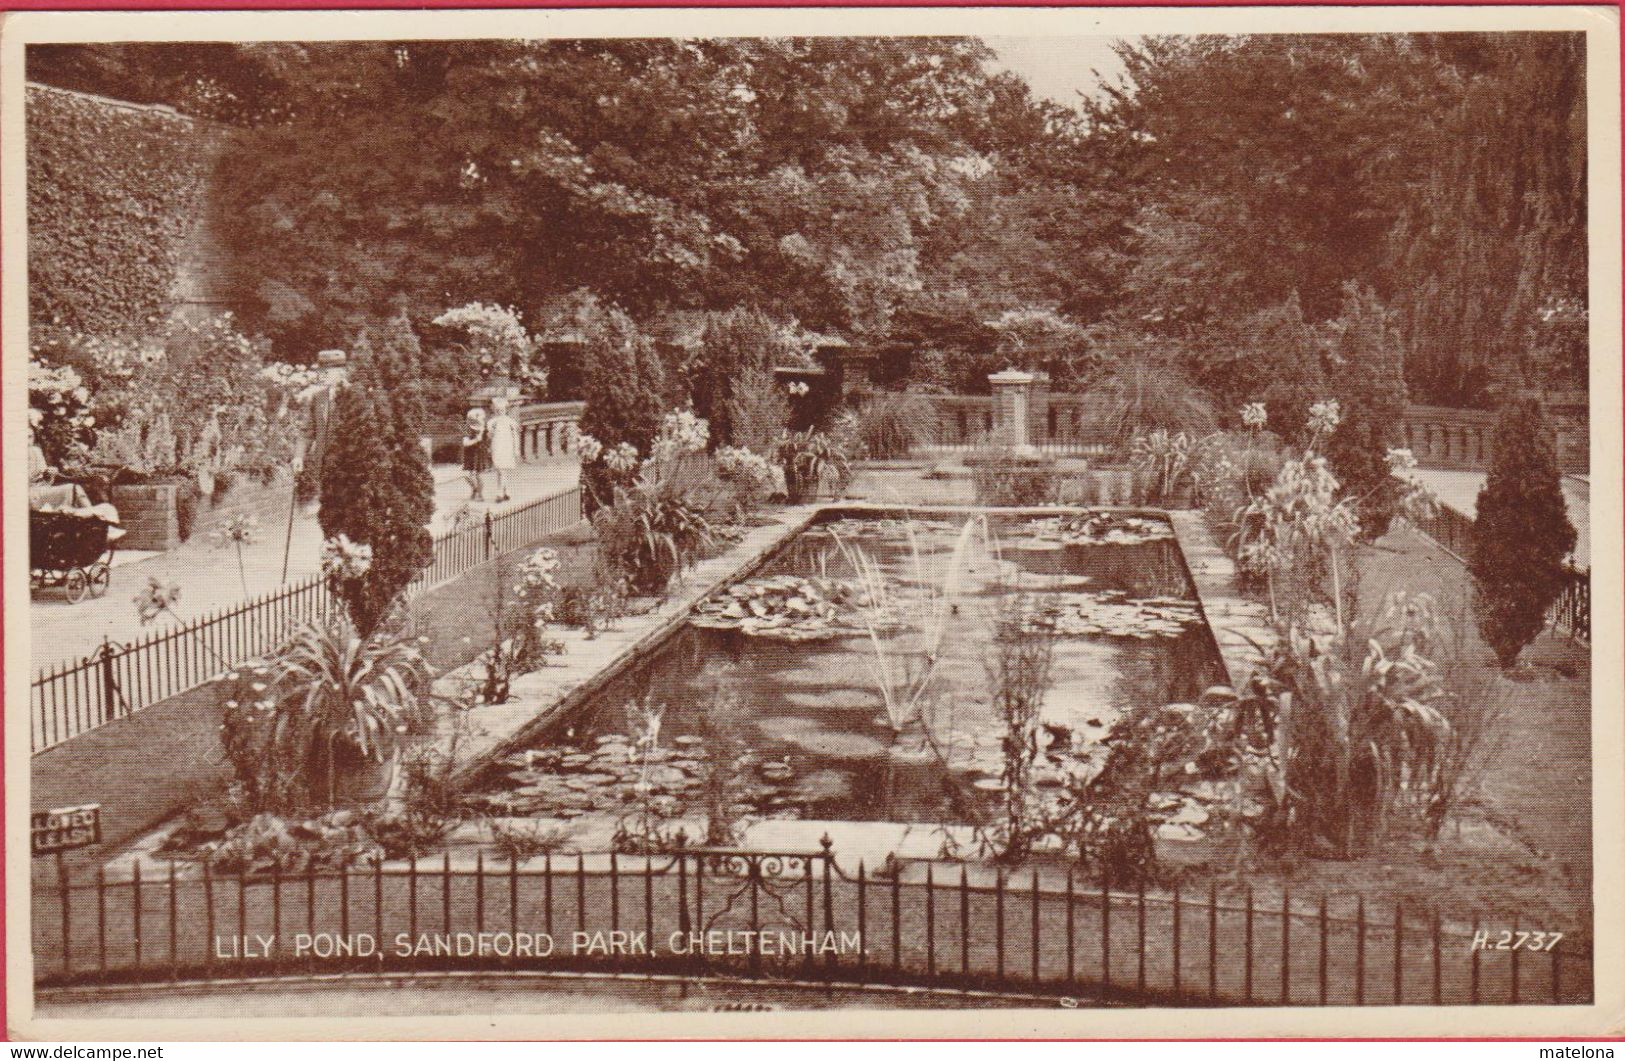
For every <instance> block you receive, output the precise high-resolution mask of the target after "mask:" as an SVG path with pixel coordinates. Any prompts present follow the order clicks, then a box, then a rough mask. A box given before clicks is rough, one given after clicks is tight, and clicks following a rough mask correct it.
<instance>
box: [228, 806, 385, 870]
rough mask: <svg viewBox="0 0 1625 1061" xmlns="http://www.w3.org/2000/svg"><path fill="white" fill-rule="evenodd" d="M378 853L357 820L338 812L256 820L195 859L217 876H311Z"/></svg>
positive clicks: (237, 828) (267, 816) (259, 816)
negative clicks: (307, 816) (313, 815)
mask: <svg viewBox="0 0 1625 1061" xmlns="http://www.w3.org/2000/svg"><path fill="white" fill-rule="evenodd" d="M377 852H378V848H377V845H376V844H375V843H374V842H373V837H372V834H371V833H370V832H369V831H368V829H367V828H366V826H365V823H364V822H363V821H362V819H361V818H360V817H359V816H358V815H356V814H354V813H353V812H351V811H347V810H339V811H334V812H332V813H330V814H324V815H322V816H320V817H318V818H310V819H305V820H298V819H294V820H288V819H285V818H282V817H279V816H277V815H275V814H257V815H255V816H254V817H253V818H251V819H249V820H248V821H246V822H243V823H242V824H240V825H238V826H235V827H234V828H232V829H230V830H228V831H227V833H226V835H225V836H224V837H222V838H221V839H220V840H218V841H215V842H212V843H207V844H205V845H203V847H202V848H201V849H200V851H199V853H200V854H201V855H202V856H203V858H204V859H205V860H207V862H208V863H209V866H210V867H211V868H213V869H214V871H215V872H217V873H229V874H239V873H240V874H245V875H248V874H260V873H315V872H320V871H323V870H340V869H344V868H345V867H348V866H351V865H354V864H355V863H357V862H360V861H362V860H363V859H366V858H371V857H375V856H376V854H377Z"/></svg>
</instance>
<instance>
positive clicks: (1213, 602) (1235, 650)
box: [1167, 510, 1275, 689]
mask: <svg viewBox="0 0 1625 1061" xmlns="http://www.w3.org/2000/svg"><path fill="white" fill-rule="evenodd" d="M1167 516H1168V520H1169V522H1170V523H1172V524H1173V526H1174V537H1175V539H1177V540H1178V542H1179V551H1180V552H1182V553H1183V554H1184V555H1185V566H1186V568H1187V569H1188V570H1189V571H1190V576H1191V582H1192V584H1193V585H1194V586H1195V587H1196V598H1197V603H1198V604H1199V605H1200V606H1201V609H1202V615H1203V617H1204V618H1205V619H1206V620H1207V624H1208V629H1210V630H1212V631H1213V639H1214V640H1215V641H1216V642H1218V645H1219V656H1220V657H1221V658H1222V659H1223V660H1224V669H1225V672H1226V673H1227V674H1229V675H1230V685H1231V686H1232V687H1233V688H1237V689H1239V688H1240V687H1241V686H1242V685H1243V684H1244V683H1245V682H1246V681H1247V678H1248V676H1249V675H1250V674H1252V672H1253V669H1254V667H1256V666H1257V664H1258V662H1259V659H1260V658H1261V657H1260V654H1259V651H1258V647H1257V646H1258V645H1262V646H1265V647H1268V646H1269V645H1271V644H1273V643H1274V641H1275V632H1274V628H1273V627H1271V626H1270V620H1269V609H1268V608H1267V607H1266V606H1265V605H1264V604H1262V603H1261V602H1259V601H1256V600H1253V599H1251V598H1249V597H1247V596H1245V595H1244V594H1243V593H1242V592H1241V587H1240V585H1239V584H1238V583H1237V581H1236V562H1235V561H1234V560H1232V559H1230V557H1229V555H1228V554H1226V553H1225V551H1224V550H1223V549H1221V548H1220V547H1219V543H1218V542H1217V541H1215V540H1214V538H1213V532H1212V530H1211V529H1210V528H1209V527H1208V525H1207V521H1206V520H1205V519H1204V518H1203V516H1202V513H1201V512H1200V511H1195V510H1176V511H1172V512H1169V513H1167ZM1254 642H1256V643H1257V644H1256V645H1255V644H1254Z"/></svg>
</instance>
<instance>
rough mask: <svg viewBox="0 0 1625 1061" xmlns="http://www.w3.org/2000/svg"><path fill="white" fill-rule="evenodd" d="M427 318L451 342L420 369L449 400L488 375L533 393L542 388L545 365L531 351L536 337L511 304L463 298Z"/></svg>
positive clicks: (455, 399) (458, 399)
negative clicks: (436, 314) (505, 380)
mask: <svg viewBox="0 0 1625 1061" xmlns="http://www.w3.org/2000/svg"><path fill="white" fill-rule="evenodd" d="M433 323H434V324H435V325H437V326H438V327H440V328H443V329H445V331H446V333H447V334H448V336H450V337H451V342H450V343H448V344H445V345H443V346H441V347H440V351H439V356H438V357H430V358H427V359H426V361H427V363H426V364H425V365H424V374H425V375H426V376H427V377H428V379H427V383H428V385H429V386H430V387H431V388H434V389H436V390H437V391H438V392H440V393H443V394H445V395H446V396H447V400H448V402H450V403H451V404H452V405H457V404H460V403H462V402H463V401H465V400H466V398H467V396H468V394H469V392H471V391H473V390H474V389H475V388H476V387H478V386H479V385H480V384H481V383H482V382H485V381H489V380H491V379H492V378H493V377H507V378H509V379H512V380H513V381H514V382H515V383H518V384H520V385H522V386H523V387H525V388H526V389H527V390H530V391H533V392H535V393H537V394H542V393H545V392H546V390H547V366H546V365H545V364H544V363H543V361H542V360H541V359H540V358H537V357H536V356H535V355H536V340H535V338H534V337H533V336H532V335H531V334H530V332H529V331H527V330H526V328H525V324H524V318H523V315H522V314H521V313H520V312H519V311H518V310H517V309H515V308H514V307H512V306H499V305H497V304H496V303H485V302H469V303H467V304H465V305H462V306H458V307H456V308H454V309H449V310H447V311H446V312H444V313H442V314H440V316H438V317H436V318H435V319H434V322H433Z"/></svg>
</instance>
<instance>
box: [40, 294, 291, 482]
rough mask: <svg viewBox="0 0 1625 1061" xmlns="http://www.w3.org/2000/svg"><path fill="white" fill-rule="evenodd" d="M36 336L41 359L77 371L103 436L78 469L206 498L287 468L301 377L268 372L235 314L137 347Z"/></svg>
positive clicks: (57, 334) (79, 336) (174, 329)
mask: <svg viewBox="0 0 1625 1061" xmlns="http://www.w3.org/2000/svg"><path fill="white" fill-rule="evenodd" d="M36 333H37V334H36V337H35V342H34V348H35V353H36V356H39V357H42V358H44V359H46V360H48V361H50V362H53V363H58V364H66V365H73V366H77V370H78V372H79V373H80V375H81V376H82V377H83V378H84V384H85V386H86V388H87V390H88V392H89V395H88V401H89V402H90V403H91V406H92V409H93V417H94V419H93V424H94V426H95V427H96V428H97V432H96V436H95V440H94V445H93V446H91V447H90V448H89V449H88V450H85V451H82V452H80V453H78V454H76V460H77V463H78V464H80V465H82V466H91V467H98V468H101V469H104V471H103V472H102V474H105V475H108V476H110V479H111V481H113V482H117V481H120V480H125V481H128V478H129V476H130V475H131V474H132V473H133V474H134V476H136V477H137V479H138V480H139V479H150V478H156V477H169V478H172V477H184V478H186V479H187V480H189V481H191V482H192V483H193V484H194V485H195V486H196V487H197V488H198V489H199V490H200V491H201V492H202V493H204V494H218V493H219V492H220V491H221V490H222V489H223V488H224V487H226V486H228V485H229V483H230V481H231V479H232V477H234V476H236V475H249V476H252V477H255V478H258V479H260V480H262V481H269V480H270V479H271V478H272V477H273V476H274V475H276V474H277V472H278V471H279V470H280V469H282V468H284V467H286V466H287V464H288V461H289V458H290V456H291V454H292V452H293V447H294V443H295V440H296V439H297V436H298V432H299V431H300V429H301V428H302V426H303V421H302V417H301V416H300V415H299V412H298V409H297V401H298V396H299V393H300V390H301V389H302V388H301V380H300V377H299V376H298V375H296V374H295V373H294V372H293V371H287V370H277V371H274V372H272V371H267V370H266V368H265V367H264V366H263V355H264V352H265V344H264V342H263V341H261V340H258V339H253V338H250V337H248V336H246V335H244V334H243V333H241V332H240V331H238V330H237V326H236V322H235V320H234V319H233V317H232V315H231V314H229V313H226V314H222V315H220V316H217V317H211V318H208V319H204V320H190V319H189V320H183V321H176V322H172V323H170V324H168V325H166V326H165V327H164V328H163V329H161V330H159V331H155V332H152V333H150V334H148V335H146V336H144V337H141V338H108V337H104V336H97V335H91V334H87V333H83V332H79V331H75V330H72V329H65V328H44V329H36ZM81 470H83V469H81Z"/></svg>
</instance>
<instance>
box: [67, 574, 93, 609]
mask: <svg viewBox="0 0 1625 1061" xmlns="http://www.w3.org/2000/svg"><path fill="white" fill-rule="evenodd" d="M62 588H63V589H64V590H65V591H66V592H67V594H68V603H69V604H78V603H79V602H80V601H82V600H84V599H85V598H86V597H88V596H90V576H89V575H87V574H86V573H85V569H84V568H82V567H75V568H71V569H69V571H68V573H67V574H66V575H64V576H63V578H62Z"/></svg>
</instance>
